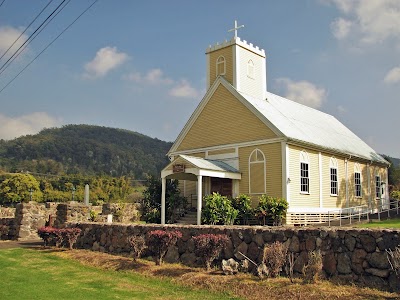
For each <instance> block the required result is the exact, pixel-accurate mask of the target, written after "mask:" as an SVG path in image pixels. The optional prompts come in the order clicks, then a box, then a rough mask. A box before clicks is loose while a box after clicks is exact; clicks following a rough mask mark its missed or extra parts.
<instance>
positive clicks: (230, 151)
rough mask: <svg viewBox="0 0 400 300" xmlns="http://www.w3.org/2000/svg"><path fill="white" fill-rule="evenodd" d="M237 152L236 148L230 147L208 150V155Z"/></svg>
mask: <svg viewBox="0 0 400 300" xmlns="http://www.w3.org/2000/svg"><path fill="white" fill-rule="evenodd" d="M235 152H236V149H235V148H228V149H221V150H212V151H208V155H220V154H228V153H235Z"/></svg>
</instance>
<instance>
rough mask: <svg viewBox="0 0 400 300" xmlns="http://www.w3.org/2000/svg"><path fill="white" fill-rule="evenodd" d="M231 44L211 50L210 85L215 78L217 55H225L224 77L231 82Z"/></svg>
mask: <svg viewBox="0 0 400 300" xmlns="http://www.w3.org/2000/svg"><path fill="white" fill-rule="evenodd" d="M232 51H233V50H232V46H229V47H225V48H222V49H219V50H216V51H214V52H211V53H210V54H209V55H210V66H209V67H210V86H211V85H212V84H213V82H214V81H215V79H217V69H216V68H217V67H216V66H217V59H218V57H219V56H221V55H222V56H224V57H225V65H226V69H225V70H226V71H225V76H224V77H225V79H226V80H227V81H228V82H229V83H230V84H233V55H232Z"/></svg>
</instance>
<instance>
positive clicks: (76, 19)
mask: <svg viewBox="0 0 400 300" xmlns="http://www.w3.org/2000/svg"><path fill="white" fill-rule="evenodd" d="M97 1H99V0H94V2H93V3H92V4H90V5H89V6H88V7H87V8H86V9H85V10H84V11H83V12H82V13H81V14H80V15H79V16H78V17H76V18H75V20H73V21H72V23H70V24H69V25H68V26H67V27H66V28H64V30H63V31H61V33H60V34H59V35H58V36H56V37H55V38H54V39H53V40H52V41H51V42H50V43H49V44H48V45H47V46H46V47H45V48H44V49H43V50H42V51H41V52H40V53H39V54H38V55H36V56H35V58H34V59H32V60H31V61H30V63H29V64H27V65H26V66H25V67H24V68H23V69H22V70H21V71H20V72H19V73H18V74H17V75H15V77H14V78H13V79H11V80H10V81H9V82H8V83H7V84H6V85H5V86H4V87H3V88H2V89H1V90H0V93H1V92H3V91H4V90H5V89H6V88H7V87H8V86H9V85H10V84H11V83H12V82H13V81H14V80H15V79H17V78H18V76H19V75H21V73H22V72H24V71H25V70H26V69H27V68H28V67H29V66H30V65H31V64H32V63H33V62H34V61H35V60H36V59H37V58H38V57H39V56H40V55H41V54H42V53H43V52H44V51H46V50H47V48H49V47H50V46H51V45H52V44H53V43H54V42H55V41H56V40H57V39H58V38H59V37H60V36H61V35H62V34H63V33H64V32H65V31H67V30H68V29H69V28H70V27H71V26H72V25H74V23H75V22H76V21H78V20H79V18H80V17H81V16H83V15H84V14H85V13H86V12H87V11H88V10H89V9H90V8H91V7H92V6H93V5H94V4H95V3H96V2H97Z"/></svg>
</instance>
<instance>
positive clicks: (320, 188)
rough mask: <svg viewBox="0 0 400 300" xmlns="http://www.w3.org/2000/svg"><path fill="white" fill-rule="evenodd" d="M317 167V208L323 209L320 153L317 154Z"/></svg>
mask: <svg viewBox="0 0 400 300" xmlns="http://www.w3.org/2000/svg"><path fill="white" fill-rule="evenodd" d="M318 165H319V207H320V208H322V207H323V197H322V153H321V152H319V153H318Z"/></svg>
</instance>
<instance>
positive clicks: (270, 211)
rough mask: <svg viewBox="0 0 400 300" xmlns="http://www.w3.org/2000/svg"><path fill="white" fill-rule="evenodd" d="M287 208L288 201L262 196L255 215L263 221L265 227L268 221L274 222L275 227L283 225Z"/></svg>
mask: <svg viewBox="0 0 400 300" xmlns="http://www.w3.org/2000/svg"><path fill="white" fill-rule="evenodd" d="M287 208H288V203H287V201H286V199H283V198H276V197H270V196H267V195H262V196H261V197H259V203H258V206H257V208H256V209H255V215H256V217H257V218H259V219H260V220H261V221H262V223H263V225H266V224H267V221H268V220H270V221H272V224H273V225H274V226H276V225H281V224H282V219H284V218H285V215H286V211H287Z"/></svg>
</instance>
